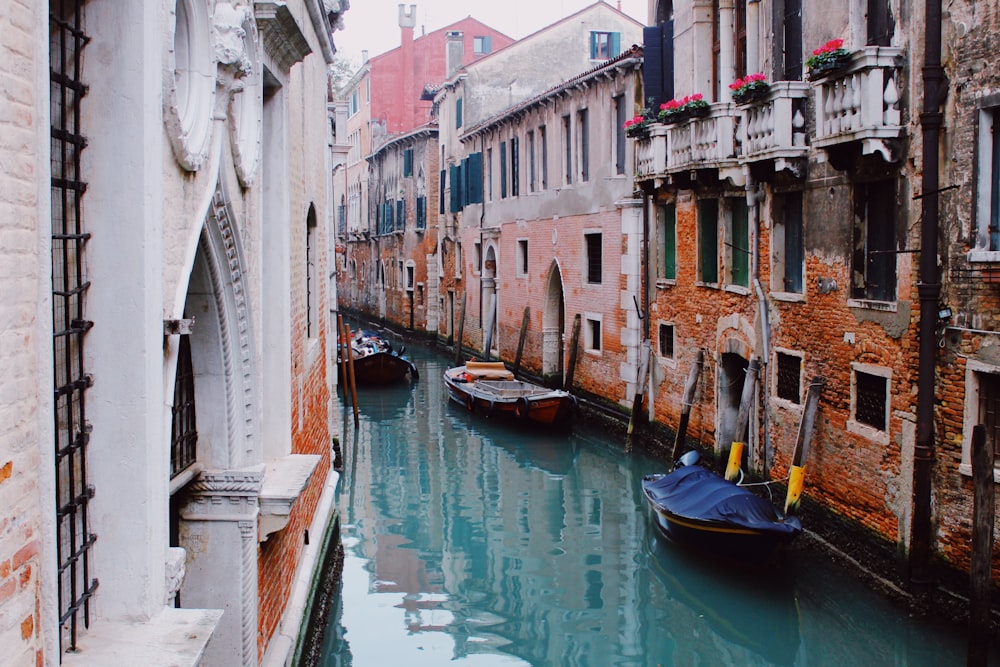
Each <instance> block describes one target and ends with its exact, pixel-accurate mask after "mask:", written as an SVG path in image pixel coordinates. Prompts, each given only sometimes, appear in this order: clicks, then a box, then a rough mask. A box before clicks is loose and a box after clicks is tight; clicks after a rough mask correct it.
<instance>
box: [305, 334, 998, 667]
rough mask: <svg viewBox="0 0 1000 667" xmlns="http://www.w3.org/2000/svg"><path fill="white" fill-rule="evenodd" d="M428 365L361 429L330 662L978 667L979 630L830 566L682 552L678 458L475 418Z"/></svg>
mask: <svg viewBox="0 0 1000 667" xmlns="http://www.w3.org/2000/svg"><path fill="white" fill-rule="evenodd" d="M409 356H412V357H414V360H415V362H416V363H417V366H418V367H419V369H420V379H419V381H418V382H417V383H415V384H414V385H412V386H411V385H408V384H407V385H403V386H400V387H393V388H388V389H373V390H364V389H363V390H361V391H360V392H359V394H360V396H359V406H360V410H361V418H360V425H359V427H358V428H357V429H355V428H354V426H353V423H352V422H348V423H346V424H345V425H344V436H343V445H342V446H343V454H344V463H345V471H344V477H343V479H342V481H341V487H340V488H341V491H340V498H339V509H340V512H341V522H342V529H341V539H342V541H343V544H344V548H345V562H344V572H343V580H342V590H341V596H340V600H339V606H338V607H337V608H336V609H335V610H334V612H333V613H332V614H331V618H330V624H329V626H328V628H327V631H326V636H325V638H324V656H323V658H322V660H321V662H320V664H321V665H325V666H334V665H338V666H343V665H354V666H356V667H369V666H381V665H406V666H407V667H409V666H416V665H433V666H437V665H477V666H478V665H535V666H542V665H559V666H562V665H566V666H578V667H587V666H595V667H597V666H601V667H603V666H610V665H621V666H626V665H627V666H636V667H640V666H641V667H646V666H656V665H675V666H688V665H691V666H695V665H801V666H816V665H836V666H838V667H844V666H851V665H864V666H868V665H893V666H895V667H918V666H924V665H926V666H928V667H931V666H933V667H939V666H941V665H964V664H965V643H966V640H965V637H964V634H963V633H962V632H960V631H956V630H954V629H950V628H943V627H937V626H933V625H930V624H927V623H924V622H917V621H914V620H913V619H910V618H908V617H907V615H906V613H905V611H903V610H901V609H899V608H897V607H895V606H893V605H892V604H891V603H889V602H888V601H886V600H884V599H882V598H881V597H879V596H877V595H876V594H874V593H873V592H872V591H871V590H870V589H869V588H868V587H866V586H865V585H864V584H862V583H860V582H858V581H856V580H854V579H852V578H851V577H850V576H849V575H848V574H847V573H845V572H841V571H839V570H838V569H837V568H836V567H835V566H833V565H832V564H830V563H829V562H827V561H826V560H825V559H824V558H823V557H821V556H820V555H818V554H813V553H810V552H806V551H804V550H795V551H794V552H793V553H788V554H785V556H786V558H785V565H784V567H782V568H780V569H775V570H769V571H764V572H760V571H758V572H751V573H740V572H729V571H726V569H725V568H723V567H720V566H719V565H718V564H716V563H711V562H705V561H704V560H703V559H701V558H699V557H696V556H692V555H690V554H688V553H686V552H684V551H681V550H679V549H678V548H677V547H676V546H674V545H672V544H670V543H666V542H664V541H663V540H662V539H661V538H660V537H659V536H658V535H657V534H656V532H655V531H656V529H655V528H654V527H653V525H652V523H651V521H650V520H649V518H648V516H647V513H646V508H645V505H644V503H643V500H642V492H641V489H640V480H641V478H642V476H643V475H644V474H647V473H650V472H658V471H661V470H662V466H661V465H660V464H659V463H656V462H653V461H650V460H648V459H645V458H643V457H640V456H634V455H626V454H625V453H624V452H623V451H622V447H621V444H620V443H618V442H616V441H615V440H614V439H612V438H611V437H609V436H607V435H604V434H602V433H599V432H593V430H592V429H587V428H584V427H580V426H579V425H578V426H577V428H576V430H574V431H573V432H572V433H569V434H553V433H541V434H539V433H533V432H530V431H526V430H524V429H521V428H516V427H514V426H510V425H507V424H504V423H502V422H497V421H494V420H488V419H486V418H485V417H483V416H481V415H470V414H468V413H467V412H466V411H465V410H464V409H463V408H462V407H460V406H458V405H456V404H449V402H448V401H447V398H446V393H445V388H444V384H443V381H442V379H441V376H442V373H443V372H444V370H445V368H446V367H447V365H448V362H447V360H446V359H445V358H444V357H441V356H437V355H434V354H431V353H428V352H426V351H424V350H419V349H418V350H415V351H411V352H410V353H409ZM994 655H996V651H995V650H994ZM991 664H994V663H991Z"/></svg>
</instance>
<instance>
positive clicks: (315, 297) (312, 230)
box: [306, 206, 319, 338]
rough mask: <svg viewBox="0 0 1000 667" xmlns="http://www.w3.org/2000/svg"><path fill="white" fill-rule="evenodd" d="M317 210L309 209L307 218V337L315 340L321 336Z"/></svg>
mask: <svg viewBox="0 0 1000 667" xmlns="http://www.w3.org/2000/svg"><path fill="white" fill-rule="evenodd" d="M318 228H319V226H318V225H317V222H316V209H315V208H313V207H312V206H310V207H309V214H308V215H307V216H306V337H307V338H315V337H316V336H317V335H318V334H319V280H318V279H319V273H318V269H319V267H318V262H317V257H316V252H317V243H316V235H317V233H318Z"/></svg>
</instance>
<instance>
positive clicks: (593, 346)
mask: <svg viewBox="0 0 1000 667" xmlns="http://www.w3.org/2000/svg"><path fill="white" fill-rule="evenodd" d="M584 320H585V321H586V324H585V325H584V329H583V347H584V349H585V350H586V351H587V352H600V351H601V315H598V314H595V313H586V315H585V317H584Z"/></svg>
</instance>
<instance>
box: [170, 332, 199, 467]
mask: <svg viewBox="0 0 1000 667" xmlns="http://www.w3.org/2000/svg"><path fill="white" fill-rule="evenodd" d="M180 339H181V341H180V349H179V351H178V355H177V372H176V374H175V379H174V405H173V409H172V415H173V425H172V428H171V432H170V479H173V478H174V477H176V476H177V475H179V474H180V473H182V472H184V471H185V470H187V469H188V468H190V467H191V465H193V464H194V462H195V461H196V460H197V458H198V423H197V419H196V418H195V416H196V413H195V402H194V366H193V365H192V364H191V343H190V336H181V337H180Z"/></svg>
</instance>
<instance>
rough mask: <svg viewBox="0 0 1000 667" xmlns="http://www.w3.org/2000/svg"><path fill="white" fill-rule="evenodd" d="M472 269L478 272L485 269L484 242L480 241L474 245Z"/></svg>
mask: <svg viewBox="0 0 1000 667" xmlns="http://www.w3.org/2000/svg"><path fill="white" fill-rule="evenodd" d="M472 270H473V271H474V272H476V273H479V272H480V271H482V270H483V244H482V243H480V242H479V241H476V242H475V243H474V244H473V246H472Z"/></svg>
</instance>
